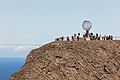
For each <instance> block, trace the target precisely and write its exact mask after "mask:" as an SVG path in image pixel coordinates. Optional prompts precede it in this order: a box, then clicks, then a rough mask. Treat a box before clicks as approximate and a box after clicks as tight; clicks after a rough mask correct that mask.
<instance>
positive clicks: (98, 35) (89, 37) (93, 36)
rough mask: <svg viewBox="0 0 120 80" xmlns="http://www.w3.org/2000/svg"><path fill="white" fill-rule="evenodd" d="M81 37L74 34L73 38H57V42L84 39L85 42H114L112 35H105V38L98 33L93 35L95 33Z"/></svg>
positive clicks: (78, 34)
mask: <svg viewBox="0 0 120 80" xmlns="http://www.w3.org/2000/svg"><path fill="white" fill-rule="evenodd" d="M80 36H81V35H80V33H77V34H75V33H74V35H73V36H71V37H68V36H67V37H63V36H62V37H60V38H56V39H55V41H65V40H66V41H79V40H80V39H84V40H86V39H90V40H113V36H112V35H108V36H107V35H104V36H101V34H98V33H96V34H93V33H89V34H86V33H84V34H83V37H80Z"/></svg>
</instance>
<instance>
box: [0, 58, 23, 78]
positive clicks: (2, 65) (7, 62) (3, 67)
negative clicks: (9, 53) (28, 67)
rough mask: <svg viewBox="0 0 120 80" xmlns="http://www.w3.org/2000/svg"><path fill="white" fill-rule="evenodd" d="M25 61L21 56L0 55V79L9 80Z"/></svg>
mask: <svg viewBox="0 0 120 80" xmlns="http://www.w3.org/2000/svg"><path fill="white" fill-rule="evenodd" d="M24 63H25V58H23V57H0V80H9V78H10V76H11V75H12V74H13V73H15V72H17V71H18V70H19V69H20V68H22V66H23V65H24Z"/></svg>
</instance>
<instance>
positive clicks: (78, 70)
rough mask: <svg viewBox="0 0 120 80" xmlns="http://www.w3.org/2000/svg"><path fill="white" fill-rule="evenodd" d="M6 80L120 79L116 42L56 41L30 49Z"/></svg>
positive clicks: (119, 58)
mask: <svg viewBox="0 0 120 80" xmlns="http://www.w3.org/2000/svg"><path fill="white" fill-rule="evenodd" d="M10 80H120V41H56V42H52V43H49V44H46V45H44V46H42V47H40V48H38V49H34V50H32V51H31V52H30V54H29V55H28V56H27V59H26V62H25V64H24V66H23V67H22V68H21V69H20V70H19V71H18V72H16V73H14V74H13V75H12V76H11V78H10Z"/></svg>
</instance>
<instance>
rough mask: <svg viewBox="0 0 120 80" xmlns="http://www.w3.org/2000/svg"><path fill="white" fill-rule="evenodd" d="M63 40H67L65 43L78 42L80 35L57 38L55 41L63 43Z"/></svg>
mask: <svg viewBox="0 0 120 80" xmlns="http://www.w3.org/2000/svg"><path fill="white" fill-rule="evenodd" d="M64 40H67V41H79V40H80V33H78V34H75V33H74V35H73V36H71V37H68V36H67V37H63V36H62V37H59V38H56V39H55V41H64Z"/></svg>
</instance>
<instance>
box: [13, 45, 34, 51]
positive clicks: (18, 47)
mask: <svg viewBox="0 0 120 80" xmlns="http://www.w3.org/2000/svg"><path fill="white" fill-rule="evenodd" d="M33 48H36V46H16V47H15V48H14V51H19V50H26V49H33Z"/></svg>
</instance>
